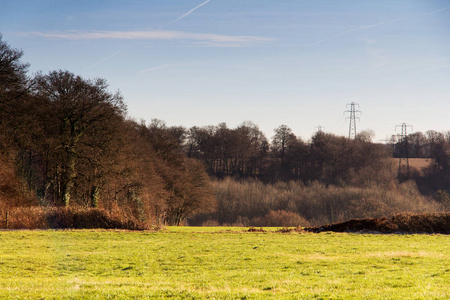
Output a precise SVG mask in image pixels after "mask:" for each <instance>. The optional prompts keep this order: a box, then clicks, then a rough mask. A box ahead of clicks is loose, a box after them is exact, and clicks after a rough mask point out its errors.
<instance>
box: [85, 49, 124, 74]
mask: <svg viewBox="0 0 450 300" xmlns="http://www.w3.org/2000/svg"><path fill="white" fill-rule="evenodd" d="M120 52H122V50H119V51H117V52H115V53H113V54H111V55H110V56H108V57H105V58H103V59H102V60H99V61H98V62H96V63H95V64H92V65H90V66H89V67H87V68H85V69H83V70H81V72H84V71H87V70H89V69H92V68H93V67H95V66H96V65H99V64H101V63H102V62H104V61H106V60H108V59H110V58H112V57H113V56H116V55H117V54H119V53H120Z"/></svg>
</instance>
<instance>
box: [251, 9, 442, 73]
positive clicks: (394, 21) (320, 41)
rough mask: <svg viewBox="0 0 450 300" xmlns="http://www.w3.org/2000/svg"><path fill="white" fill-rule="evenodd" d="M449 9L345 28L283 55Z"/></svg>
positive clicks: (258, 61) (261, 60)
mask: <svg viewBox="0 0 450 300" xmlns="http://www.w3.org/2000/svg"><path fill="white" fill-rule="evenodd" d="M448 9H450V6H446V7H443V8H440V9H436V10H433V11H429V12H426V13H422V14H418V15H414V16H410V17H405V18H398V19H392V20H388V21H384V22H379V23H375V24H369V25H364V26H360V27H355V28H351V29H348V30H345V31H342V32H338V33H335V34H333V35H331V36H329V37H328V38H324V39H321V40H319V41H316V42H313V43H310V44H306V45H304V46H303V47H300V48H297V49H294V50H291V51H287V52H285V53H284V54H283V55H286V54H290V53H295V52H298V51H299V50H303V49H305V48H310V47H313V46H316V45H319V44H322V43H324V42H328V41H329V40H333V39H335V38H337V37H340V36H342V35H346V34H348V33H351V32H355V31H361V30H366V29H370V28H374V27H378V26H381V25H385V24H389V23H397V22H400V21H404V20H409V19H413V18H417V17H424V16H429V15H433V14H435V13H438V12H441V11H444V10H448ZM268 59H270V57H266V58H263V59H260V60H257V61H256V63H260V62H263V61H265V60H268ZM447 67H448V66H444V67H440V68H447Z"/></svg>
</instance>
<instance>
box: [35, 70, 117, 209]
mask: <svg viewBox="0 0 450 300" xmlns="http://www.w3.org/2000/svg"><path fill="white" fill-rule="evenodd" d="M35 95H36V97H38V98H40V99H42V100H41V102H42V103H46V104H47V108H48V110H49V111H48V113H49V114H50V116H51V118H49V119H48V120H49V122H48V124H47V125H48V127H47V128H46V130H47V132H46V135H47V137H49V147H50V152H51V153H52V154H53V155H54V156H53V157H52V159H54V160H55V161H54V165H53V167H54V169H53V170H52V171H53V174H52V182H53V185H54V189H55V190H56V194H57V197H58V199H59V201H60V202H61V204H62V205H64V206H68V205H69V203H70V196H71V193H72V189H73V187H74V179H75V176H76V165H77V161H78V159H79V154H80V145H81V143H80V139H82V138H84V137H86V135H87V134H88V133H92V131H93V129H94V128H101V127H102V126H103V125H105V124H107V123H108V122H110V120H111V118H112V117H113V116H116V115H124V114H125V105H124V104H123V101H122V96H121V95H120V94H119V93H116V94H111V93H110V92H108V91H107V84H106V81H105V80H104V79H95V80H85V79H83V78H81V77H80V76H76V75H74V74H72V73H70V72H68V71H61V70H59V71H52V72H50V73H49V74H48V75H42V74H39V75H38V76H37V77H36V88H35ZM94 192H95V190H94Z"/></svg>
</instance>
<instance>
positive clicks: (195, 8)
mask: <svg viewBox="0 0 450 300" xmlns="http://www.w3.org/2000/svg"><path fill="white" fill-rule="evenodd" d="M210 1H211V0H206V1H205V2H203V3H201V4H199V5H197V6H196V7H194V8H193V9H191V10H190V11H188V12H187V13H185V14H183V15H182V16H180V17H178V18H176V19H175V20H173V21H172V22H169V23H167V24H165V25H163V26H161V27H160V29H161V28H164V27H166V26H169V25H172V24H174V23H176V22H178V21H180V20H181V19H184V18H186V17H187V16H189V15H190V14H191V13H193V12H194V11H195V10H197V9H199V8H200V7H202V6H203V5H205V4H206V3H208V2H210Z"/></svg>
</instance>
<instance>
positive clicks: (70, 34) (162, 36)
mask: <svg viewBox="0 0 450 300" xmlns="http://www.w3.org/2000/svg"><path fill="white" fill-rule="evenodd" d="M23 35H25V36H39V37H45V38H54V39H66V40H101V39H122V40H193V41H207V42H221V43H264V42H270V41H273V40H272V39H270V38H266V37H259V36H232V35H220V34H208V33H190V32H184V31H170V30H144V31H64V32H56V31H53V32H39V31H32V32H25V33H23Z"/></svg>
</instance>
